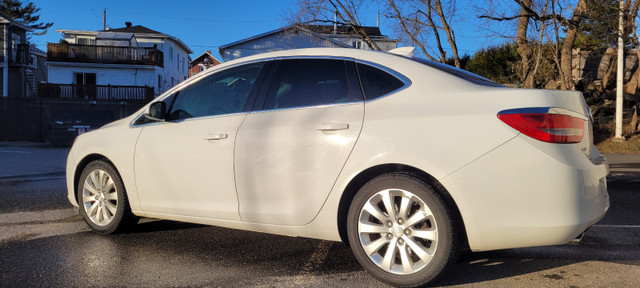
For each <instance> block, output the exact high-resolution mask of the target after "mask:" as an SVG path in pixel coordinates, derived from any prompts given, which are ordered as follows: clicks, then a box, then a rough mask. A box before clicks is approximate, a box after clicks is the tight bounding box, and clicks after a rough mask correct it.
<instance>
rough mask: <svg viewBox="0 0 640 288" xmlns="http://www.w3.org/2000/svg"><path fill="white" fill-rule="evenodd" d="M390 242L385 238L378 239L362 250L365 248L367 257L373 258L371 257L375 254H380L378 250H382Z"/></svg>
mask: <svg viewBox="0 0 640 288" xmlns="http://www.w3.org/2000/svg"><path fill="white" fill-rule="evenodd" d="M388 242H389V241H388V240H386V239H385V238H384V237H380V238H378V239H376V240H375V241H373V242H371V243H369V244H366V245H364V246H363V247H362V248H364V252H366V253H367V255H369V256H371V255H373V254H375V253H376V252H378V250H380V248H382V246H384V245H385V244H387V243H388Z"/></svg>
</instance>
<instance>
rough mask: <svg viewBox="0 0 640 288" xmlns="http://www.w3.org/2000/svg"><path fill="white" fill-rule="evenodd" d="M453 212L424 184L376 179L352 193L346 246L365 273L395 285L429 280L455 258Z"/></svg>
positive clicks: (398, 176) (393, 177) (394, 177)
mask: <svg viewBox="0 0 640 288" xmlns="http://www.w3.org/2000/svg"><path fill="white" fill-rule="evenodd" d="M455 224H456V223H455V220H454V216H453V213H452V211H451V210H450V209H449V208H448V207H447V205H446V203H445V201H444V200H443V199H442V196H441V195H440V194H438V193H437V192H436V191H434V189H433V188H432V187H431V186H430V185H428V184H427V183H425V182H424V181H422V180H420V179H418V178H416V177H413V176H411V175H408V174H404V173H390V174H385V175H382V176H379V177H377V178H375V179H373V180H371V181H369V182H368V183H367V184H365V185H364V186H363V187H362V188H361V189H360V190H359V191H358V193H357V194H356V196H355V198H354V199H353V202H352V203H351V206H350V208H349V214H348V216H347V233H348V237H349V243H350V245H351V249H352V250H353V253H354V255H355V256H356V259H358V261H359V262H360V264H361V265H362V266H363V267H364V268H365V270H367V272H369V274H371V275H373V276H374V277H376V278H378V279H379V280H381V281H383V282H386V283H388V284H391V285H394V286H404V287H411V286H420V285H425V284H427V283H429V282H430V281H433V280H434V279H435V278H436V277H438V276H439V275H440V274H441V273H442V272H443V271H444V270H445V269H446V268H447V267H448V266H449V265H450V264H452V263H453V262H454V261H455V260H456V257H457V249H458V247H457V245H458V243H457V242H458V241H457V231H456V225H455Z"/></svg>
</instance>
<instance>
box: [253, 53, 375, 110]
mask: <svg viewBox="0 0 640 288" xmlns="http://www.w3.org/2000/svg"><path fill="white" fill-rule="evenodd" d="M272 73H273V78H272V80H271V81H270V85H269V89H268V90H267V95H266V100H265V104H264V109H284V108H295V107H306V106H317V105H328V104H339V103H349V102H356V101H362V100H363V98H362V93H361V91H360V88H359V86H358V83H357V78H356V77H355V76H356V75H355V66H354V63H353V62H351V61H345V60H334V59H290V60H281V61H279V63H278V65H277V66H276V67H275V68H274V71H273V72H272ZM352 75H353V77H350V76H352ZM353 79H356V80H353Z"/></svg>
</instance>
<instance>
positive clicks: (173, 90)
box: [129, 58, 274, 128]
mask: <svg viewBox="0 0 640 288" xmlns="http://www.w3.org/2000/svg"><path fill="white" fill-rule="evenodd" d="M273 59H274V58H263V59H254V60H249V61H246V62H240V63H235V64H232V65H229V66H228V67H223V68H219V69H211V70H208V71H206V72H204V73H202V74H201V75H198V76H196V77H194V78H193V79H191V80H188V81H183V82H181V83H179V84H178V85H176V86H174V87H172V88H171V89H169V90H167V91H165V92H164V93H162V94H161V95H160V96H158V97H156V98H155V99H153V101H151V102H149V103H147V105H145V106H144V110H145V111H146V110H148V107H149V105H150V104H151V103H154V102H158V101H163V100H164V99H165V98H167V97H169V96H171V95H173V94H174V93H176V92H180V91H182V89H184V88H185V87H187V86H190V85H193V84H195V83H198V82H199V81H200V80H202V79H203V78H206V77H207V76H208V75H210V74H214V73H219V72H223V71H226V70H229V69H232V68H236V67H238V66H243V65H248V64H254V63H259V62H268V61H271V60H273ZM145 111H143V112H142V113H140V114H139V115H138V116H136V117H135V118H133V120H132V121H131V122H130V123H129V127H131V128H136V127H142V126H148V125H150V124H154V125H155V124H159V123H164V122H167V121H163V122H155V123H146V124H140V125H134V124H133V123H135V122H136V121H137V120H138V119H139V118H140V117H142V116H144V114H145ZM248 112H250V111H246V112H245V111H243V112H235V113H230V114H220V115H209V116H201V117H193V118H197V119H201V118H205V117H207V118H208V117H216V116H227V115H233V114H243V113H244V114H248ZM187 119H191V118H187ZM169 122H171V121H169ZM180 122H182V121H180Z"/></svg>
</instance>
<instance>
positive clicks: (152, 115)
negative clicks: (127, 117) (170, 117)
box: [147, 101, 167, 122]
mask: <svg viewBox="0 0 640 288" xmlns="http://www.w3.org/2000/svg"><path fill="white" fill-rule="evenodd" d="M147 118H149V119H151V120H154V121H158V122H162V121H164V120H165V119H166V118H167V103H164V102H162V101H160V102H156V103H153V104H151V106H149V114H147Z"/></svg>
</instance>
